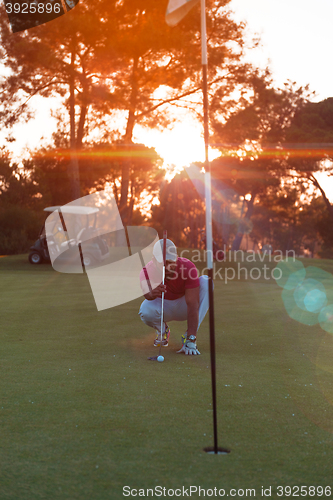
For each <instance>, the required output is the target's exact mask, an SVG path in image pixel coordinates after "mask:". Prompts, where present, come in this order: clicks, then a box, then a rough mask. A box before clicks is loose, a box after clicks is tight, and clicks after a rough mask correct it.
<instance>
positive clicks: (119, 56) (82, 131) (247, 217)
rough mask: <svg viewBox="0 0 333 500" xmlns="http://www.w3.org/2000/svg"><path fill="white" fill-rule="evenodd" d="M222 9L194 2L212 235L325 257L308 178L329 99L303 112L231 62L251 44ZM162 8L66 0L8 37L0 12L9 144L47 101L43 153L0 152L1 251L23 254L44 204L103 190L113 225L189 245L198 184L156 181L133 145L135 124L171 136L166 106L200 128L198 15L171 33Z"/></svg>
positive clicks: (197, 230) (323, 134)
mask: <svg viewBox="0 0 333 500" xmlns="http://www.w3.org/2000/svg"><path fill="white" fill-rule="evenodd" d="M229 3H230V0H223V1H221V0H211V1H209V2H208V7H207V29H208V47H209V75H208V77H209V82H208V83H209V106H210V119H211V120H210V134H211V142H212V145H213V146H214V147H216V148H218V149H219V151H220V153H221V156H220V157H219V158H217V159H216V160H214V161H213V162H212V175H213V216H214V238H216V240H217V241H218V243H219V244H227V245H231V246H232V247H233V248H234V249H237V248H239V246H240V244H241V241H242V239H243V237H244V234H249V235H250V236H251V238H252V240H253V241H256V242H258V243H259V244H260V243H262V242H265V241H268V242H270V243H271V244H273V246H276V247H278V248H279V249H281V250H283V249H289V248H295V249H301V248H304V247H308V248H309V249H310V250H311V248H312V247H313V245H314V242H315V241H321V243H322V249H323V255H326V256H331V255H332V256H333V253H332V247H333V238H332V236H331V234H332V231H331V228H332V224H333V208H332V205H331V203H330V201H329V199H328V197H327V195H326V193H325V187H323V186H321V185H320V183H319V182H318V179H317V177H316V174H317V173H318V172H320V171H323V170H326V171H327V172H328V173H330V172H331V158H332V148H331V146H332V144H333V139H332V135H333V99H326V100H325V101H323V102H321V103H312V102H311V101H310V99H311V97H312V95H311V93H310V92H309V90H308V88H298V87H297V86H296V84H294V83H291V82H288V83H287V84H286V85H285V86H284V87H283V88H276V87H275V86H274V83H273V81H272V78H271V75H270V73H269V71H268V70H266V71H264V72H263V71H259V70H258V69H257V68H255V67H253V66H252V65H249V64H246V63H244V62H243V60H242V54H243V52H244V50H245V48H247V47H248V46H249V45H251V44H252V46H255V45H256V43H257V41H256V40H253V41H250V42H245V25H244V24H236V23H235V22H234V21H233V19H232V13H231V12H230V10H229V5H228V4H229ZM165 8H166V2H165V3H164V2H160V3H156V2H155V1H153V0H144V1H143V0H135V1H133V0H121V1H110V0H109V1H106V0H96V1H95V2H94V8H93V9H92V8H91V6H90V8H89V5H88V4H87V3H82V4H81V3H79V4H78V5H77V7H76V8H75V9H74V10H73V11H72V12H69V13H68V14H66V16H63V17H62V18H59V19H55V20H54V21H52V22H49V23H47V24H46V25H41V26H38V27H35V28H33V29H31V30H28V31H24V32H21V33H16V34H14V35H13V34H12V33H10V30H9V25H8V21H7V19H6V16H5V15H1V16H0V36H1V47H0V51H1V57H2V61H3V64H4V66H5V67H6V70H7V71H6V76H3V77H2V80H1V94H0V96H1V97H0V117H1V123H2V124H3V127H4V128H5V129H6V130H8V133H9V140H12V139H13V138H10V129H11V127H13V126H14V125H15V124H17V123H18V122H20V121H21V122H22V121H29V120H31V119H32V112H31V108H30V106H29V104H30V102H32V101H33V98H34V96H35V95H40V96H42V97H44V98H45V102H47V100H48V99H50V98H51V97H57V99H58V103H59V106H58V109H57V113H56V115H57V116H56V117H57V132H56V133H55V134H54V135H53V138H52V143H51V144H50V145H49V146H48V147H45V148H43V149H40V150H38V151H35V152H33V153H31V157H30V158H29V160H25V161H24V162H23V163H22V164H21V165H18V164H16V163H13V162H12V161H11V158H10V155H9V154H8V152H6V149H3V150H2V155H1V159H0V253H18V252H22V251H27V250H28V248H27V247H28V245H29V243H30V242H31V241H32V240H33V239H35V238H36V233H37V232H38V230H37V226H38V224H41V222H42V209H43V208H44V207H45V206H50V205H61V204H64V203H67V202H69V201H71V200H73V199H75V198H78V197H80V196H83V195H85V194H88V193H90V192H92V191H96V190H100V189H104V188H105V187H106V186H107V187H108V188H109V189H111V190H112V192H113V194H114V196H115V199H116V201H117V204H118V207H119V210H120V214H121V217H122V220H123V222H124V224H126V225H139V224H148V225H152V226H153V227H155V228H156V229H158V230H162V228H166V229H168V232H169V234H170V235H172V237H173V239H174V240H175V242H176V243H177V244H178V245H180V246H192V247H198V246H200V245H202V234H203V230H204V226H205V216H204V199H203V196H202V191H201V189H200V182H201V181H200V175H197V178H195V175H194V174H193V175H191V172H189V173H190V175H188V174H187V173H186V172H182V173H180V174H178V175H176V176H175V177H174V178H173V179H172V181H171V182H167V181H166V180H165V171H164V170H163V168H162V159H161V158H160V157H159V156H158V154H157V153H156V151H155V150H154V149H153V148H148V147H146V146H144V145H142V144H136V143H135V142H134V140H133V137H134V131H135V127H136V126H137V125H139V124H140V125H141V126H145V127H148V128H149V127H150V128H158V129H160V130H163V129H165V128H167V127H172V121H173V120H174V114H172V113H171V112H170V111H173V110H174V109H177V107H181V108H186V109H187V110H188V112H189V113H193V116H195V117H196V118H197V119H198V120H200V121H201V120H202V116H201V109H200V106H199V107H198V105H197V102H198V98H197V96H198V95H199V96H200V95H201V62H200V57H199V54H200V18H199V16H198V11H197V10H196V9H193V11H191V12H190V13H189V15H188V16H186V18H184V20H183V21H182V22H181V23H180V24H179V25H178V26H177V27H175V28H170V27H168V26H167V25H166V23H165V21H164V15H165ZM1 9H2V11H3V7H1ZM1 14H3V12H1ZM161 89H163V92H157V91H158V90H159V91H160V90H161ZM235 96H237V98H236V97H235ZM197 167H198V169H200V167H201V166H200V165H199V164H198V165H197ZM143 207H145V209H143ZM311 245H312V246H311Z"/></svg>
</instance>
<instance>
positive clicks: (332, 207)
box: [308, 174, 333, 222]
mask: <svg viewBox="0 0 333 500" xmlns="http://www.w3.org/2000/svg"><path fill="white" fill-rule="evenodd" d="M308 178H309V180H310V181H311V182H312V183H313V184H314V185H315V186H316V187H317V188H318V189H319V191H320V192H321V195H322V197H323V199H324V202H325V205H326V207H327V210H328V213H329V215H330V217H331V220H332V222H333V205H331V203H330V200H329V199H328V198H327V196H326V193H325V191H324V190H323V188H322V187H321V185H320V184H319V182H318V181H317V179H316V178H315V176H314V175H313V174H310V175H309V176H308Z"/></svg>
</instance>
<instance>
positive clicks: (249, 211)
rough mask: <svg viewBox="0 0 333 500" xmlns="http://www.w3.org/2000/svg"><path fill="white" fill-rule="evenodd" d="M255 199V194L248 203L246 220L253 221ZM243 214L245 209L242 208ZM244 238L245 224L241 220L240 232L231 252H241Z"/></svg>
mask: <svg viewBox="0 0 333 500" xmlns="http://www.w3.org/2000/svg"><path fill="white" fill-rule="evenodd" d="M255 197H256V195H255V194H253V195H251V200H249V201H248V202H247V210H246V214H245V217H244V218H246V219H248V220H250V219H251V217H252V214H253V205H254V199H255ZM244 202H245V198H244ZM243 207H244V205H243ZM242 212H243V208H242ZM243 236H244V224H242V219H241V220H240V223H239V231H238V232H237V234H236V236H235V238H234V241H233V242H232V246H231V250H239V248H240V246H241V243H242V239H243Z"/></svg>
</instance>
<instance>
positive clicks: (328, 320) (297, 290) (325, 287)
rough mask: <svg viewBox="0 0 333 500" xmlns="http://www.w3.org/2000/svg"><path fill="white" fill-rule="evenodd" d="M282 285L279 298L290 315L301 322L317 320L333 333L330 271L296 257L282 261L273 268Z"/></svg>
mask: <svg viewBox="0 0 333 500" xmlns="http://www.w3.org/2000/svg"><path fill="white" fill-rule="evenodd" d="M273 275H274V277H275V281H276V283H277V284H278V285H279V286H280V287H281V288H283V291H282V294H281V295H282V300H283V303H284V307H285V309H286V311H287V313H288V314H289V316H290V317H291V318H292V319H294V320H296V321H298V322H299V323H302V324H304V325H309V326H313V325H316V324H317V323H319V324H320V326H321V327H322V329H323V330H325V331H326V332H328V333H333V275H332V274H330V273H328V272H326V271H323V270H322V269H319V268H318V267H314V266H309V267H307V268H305V267H304V266H303V263H302V262H300V261H297V260H285V261H281V262H280V263H279V264H278V265H277V266H276V268H275V270H274V274H273Z"/></svg>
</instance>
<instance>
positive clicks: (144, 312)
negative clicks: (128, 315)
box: [139, 298, 166, 333]
mask: <svg viewBox="0 0 333 500" xmlns="http://www.w3.org/2000/svg"><path fill="white" fill-rule="evenodd" d="M165 302H166V301H164V307H165ZM161 311H162V299H161V298H157V299H154V300H144V301H143V302H142V304H141V307H140V310H139V315H140V318H141V320H142V321H143V322H144V323H145V324H146V325H147V326H150V327H151V328H154V329H155V330H156V331H157V332H160V330H161ZM164 329H165V324H164ZM163 333H164V332H163Z"/></svg>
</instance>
